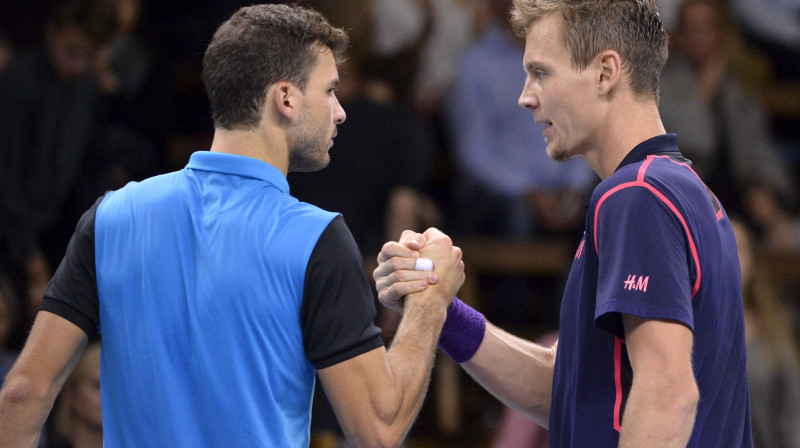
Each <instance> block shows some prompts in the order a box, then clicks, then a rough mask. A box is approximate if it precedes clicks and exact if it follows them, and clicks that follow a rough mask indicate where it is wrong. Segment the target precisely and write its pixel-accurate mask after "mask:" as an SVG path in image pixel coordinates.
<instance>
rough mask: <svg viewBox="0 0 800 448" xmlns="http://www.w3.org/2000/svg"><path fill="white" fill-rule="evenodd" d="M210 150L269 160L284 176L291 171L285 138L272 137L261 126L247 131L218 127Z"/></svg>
mask: <svg viewBox="0 0 800 448" xmlns="http://www.w3.org/2000/svg"><path fill="white" fill-rule="evenodd" d="M210 150H211V151H212V152H221V153H226V154H237V155H240V156H245V157H252V158H254V159H258V160H261V161H264V162H267V163H269V164H270V165H272V166H274V167H275V168H278V169H279V170H281V172H283V175H284V176H286V175H287V173H288V171H289V151H288V149H287V145H286V142H285V140H284V139H277V138H270V137H269V136H268V135H267V133H265V132H263V131H262V129H261V128H255V129H253V130H246V131H241V130H227V129H220V128H216V129H215V130H214V140H213V141H212V142H211V149H210Z"/></svg>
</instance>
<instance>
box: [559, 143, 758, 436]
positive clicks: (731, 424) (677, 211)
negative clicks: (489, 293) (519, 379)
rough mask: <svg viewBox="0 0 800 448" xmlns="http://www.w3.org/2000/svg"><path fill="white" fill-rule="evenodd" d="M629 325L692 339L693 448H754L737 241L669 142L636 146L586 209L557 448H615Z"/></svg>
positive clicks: (562, 366) (565, 304) (626, 383)
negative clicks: (670, 329)
mask: <svg viewBox="0 0 800 448" xmlns="http://www.w3.org/2000/svg"><path fill="white" fill-rule="evenodd" d="M622 314H630V315H634V316H638V317H643V318H647V319H668V320H672V321H676V322H679V323H681V324H683V325H686V326H687V327H688V328H690V329H691V330H692V331H693V336H694V350H693V359H692V362H693V368H694V374H695V378H696V381H697V385H698V388H699V391H700V400H699V403H698V408H697V417H696V420H695V425H694V430H693V432H692V436H691V439H690V441H689V444H688V446H689V447H694V448H714V447H719V448H737V447H745V448H749V447H752V440H751V433H750V403H749V395H748V386H747V376H746V370H745V339H744V315H743V305H742V293H741V279H740V272H739V261H738V255H737V250H736V242H735V239H734V235H733V231H732V229H731V225H730V221H729V220H728V216H727V215H726V214H725V210H724V208H723V207H722V206H721V205H720V204H719V202H718V201H717V199H716V197H715V196H714V194H713V193H712V192H711V191H710V190H709V189H708V188H706V186H705V185H704V184H703V182H702V181H701V180H700V178H699V177H698V176H697V174H695V172H694V171H693V170H692V169H691V166H690V162H689V161H688V160H687V159H685V158H684V157H683V156H682V155H681V154H680V152H679V151H678V147H677V137H676V136H675V135H672V134H667V135H662V136H658V137H655V138H652V139H649V140H647V141H645V142H643V143H641V144H639V145H638V146H637V147H635V148H634V149H633V150H632V151H631V152H630V153H629V154H628V155H627V156H626V157H625V158H624V160H623V161H622V163H621V164H620V166H619V167H618V168H617V170H616V171H615V172H614V174H612V175H611V176H609V177H608V178H607V179H605V180H603V181H602V182H601V183H600V184H599V185H598V186H597V188H596V189H595V191H594V192H593V194H592V197H591V199H590V201H589V205H588V210H587V218H586V227H585V232H584V237H583V239H582V241H581V243H580V246H579V248H578V250H577V253H576V254H575V259H574V261H573V265H572V269H571V271H570V275H569V278H568V281H567V286H566V289H565V292H564V297H563V301H562V305H561V315H560V316H561V317H560V329H559V333H560V336H559V344H558V353H557V356H556V366H555V376H554V384H553V399H552V405H551V409H550V445H551V446H553V447H560V448H564V447H596V448H597V447H600V448H603V447H616V446H617V445H618V443H619V431H620V428H621V423H622V419H623V413H624V409H625V403H626V400H627V397H628V394H629V392H630V387H631V383H632V376H633V372H632V369H631V365H630V362H629V360H628V356H627V350H626V347H625V335H624V331H623V327H622V317H621V315H622Z"/></svg>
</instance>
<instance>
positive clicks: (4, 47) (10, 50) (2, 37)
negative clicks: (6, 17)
mask: <svg viewBox="0 0 800 448" xmlns="http://www.w3.org/2000/svg"><path fill="white" fill-rule="evenodd" d="M12 57H14V45H13V44H12V43H11V40H10V39H9V38H8V36H7V35H6V34H5V33H4V32H3V30H0V71H3V69H4V68H5V67H6V66H7V65H8V64H9V63H10V62H11V58H12Z"/></svg>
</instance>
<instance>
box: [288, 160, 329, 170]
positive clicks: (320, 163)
mask: <svg viewBox="0 0 800 448" xmlns="http://www.w3.org/2000/svg"><path fill="white" fill-rule="evenodd" d="M330 163H331V158H330V157H326V158H325V160H314V161H311V160H302V161H297V160H290V161H289V172H290V173H311V172H314V171H319V170H321V169H324V168H325V167H327V166H328V165H330Z"/></svg>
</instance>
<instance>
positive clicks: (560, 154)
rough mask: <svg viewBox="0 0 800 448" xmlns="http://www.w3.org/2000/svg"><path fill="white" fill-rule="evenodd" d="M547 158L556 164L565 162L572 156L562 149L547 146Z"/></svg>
mask: <svg viewBox="0 0 800 448" xmlns="http://www.w3.org/2000/svg"><path fill="white" fill-rule="evenodd" d="M547 156H548V157H550V158H551V159H552V160H554V161H556V162H566V161H568V160H570V159H572V155H571V154H570V153H569V151H567V150H566V149H564V148H559V147H553V146H551V145H548V146H547Z"/></svg>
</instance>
